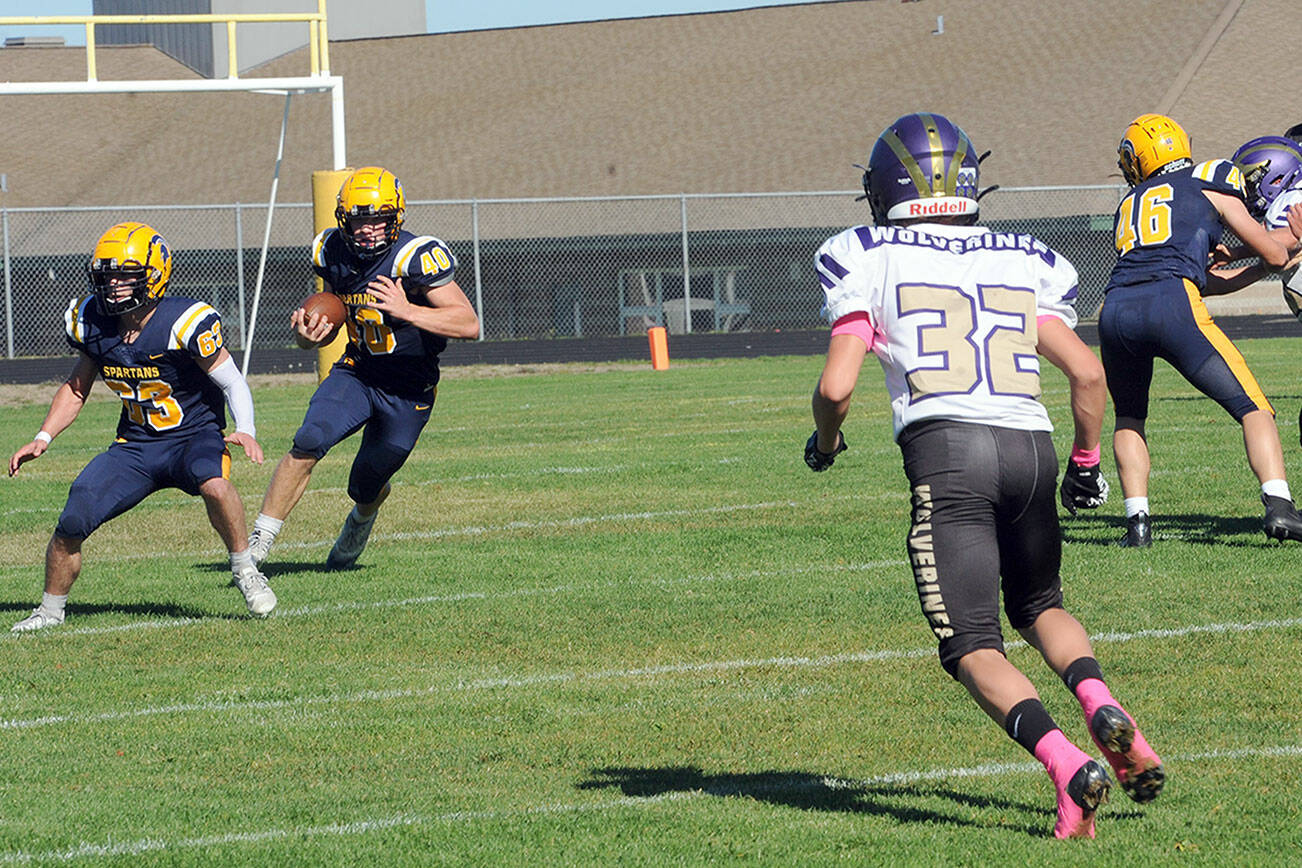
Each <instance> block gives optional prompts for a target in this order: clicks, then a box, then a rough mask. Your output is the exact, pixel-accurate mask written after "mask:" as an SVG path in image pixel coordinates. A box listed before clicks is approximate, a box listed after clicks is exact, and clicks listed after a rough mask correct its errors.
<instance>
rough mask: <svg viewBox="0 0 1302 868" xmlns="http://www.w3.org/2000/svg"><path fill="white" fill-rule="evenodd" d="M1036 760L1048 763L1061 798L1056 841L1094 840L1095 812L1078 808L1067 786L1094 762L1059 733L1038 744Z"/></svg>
mask: <svg viewBox="0 0 1302 868" xmlns="http://www.w3.org/2000/svg"><path fill="white" fill-rule="evenodd" d="M1035 758H1036V759H1038V760H1039V761H1040V762H1042V763H1044V768H1045V770H1046V771H1048V772H1049V779H1050V780H1052V781H1053V787H1054V789H1055V790H1057V795H1058V821H1057V823H1055V824H1054V827H1053V836H1054V837H1055V838H1093V837H1094V811H1093V810H1085V809H1083V808H1081V807H1080V805H1077V804H1076V802H1075V800H1073V799H1072V797H1071V795H1070V794H1069V793H1068V792H1067V786H1068V784H1069V783H1070V782H1071V779H1072V777H1073V776H1074V775H1075V774H1076V772H1078V771H1079V770H1080V768H1081V766H1083V765H1085V764H1086V763H1087V762H1090V758H1089V754H1087V753H1085V751H1083V750H1081V749H1080V748H1078V747H1076V745H1074V744H1072V743H1071V742H1070V741H1068V740H1067V736H1065V735H1063V734H1062V730H1060V729H1055V730H1053V731H1051V732H1047V733H1045V734H1044V736H1043V737H1042V738H1041V739H1040V740H1039V741H1038V742H1036V744H1035Z"/></svg>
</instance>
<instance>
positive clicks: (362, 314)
mask: <svg viewBox="0 0 1302 868" xmlns="http://www.w3.org/2000/svg"><path fill="white" fill-rule="evenodd" d="M456 268H457V261H456V258H455V257H454V256H453V255H452V251H451V250H449V249H448V246H447V245H446V244H444V243H443V242H442V241H440V240H439V239H437V238H434V237H433V236H430V235H419V236H418V235H413V234H412V233H410V232H407V231H402V232H399V233H398V240H397V242H396V243H394V244H393V245H392V246H391V247H390V248H389V249H388V250H387V251H385V252H384V254H382V255H380V256H377V257H376V258H374V259H361V258H359V257H358V256H356V255H354V254H353V252H352V251H351V250H349V248H348V245H347V244H346V243H345V242H344V238H343V236H342V235H341V234H340V233H339V230H338V229H327V230H325V231H324V232H322V233H321V234H320V235H318V236H317V237H316V240H315V241H313V242H312V270H313V271H315V272H316V275H317V276H318V277H320V278H321V279H322V280H323V281H325V283H326V286H327V288H328V289H329V290H330V291H333V292H334V294H335V295H337V296H339V298H340V299H342V300H343V303H344V304H345V305H346V306H347V308H348V349H347V350H346V351H345V354H344V358H343V359H341V360H340V362H339V364H345V365H349V366H350V367H352V368H353V370H355V371H356V372H357V373H358V375H359V376H360V377H362V379H363V380H365V381H366V382H368V383H370V384H371V385H374V386H376V387H378V388H381V389H385V390H386V391H389V392H392V393H394V394H399V395H418V394H421V393H423V392H425V391H427V390H428V389H429V388H430V387H431V386H433V385H435V384H436V383H437V382H438V379H439V361H438V357H439V353H441V352H443V350H444V349H445V348H446V347H447V345H448V341H447V338H445V337H442V336H440V335H435V334H431V333H430V332H427V331H424V330H423V329H419V328H417V327H416V326H414V325H412V324H411V323H409V322H406V321H404V320H400V319H394V318H390V317H389V316H388V314H386V313H384V312H383V311H379V310H376V309H375V308H374V307H370V305H371V304H373V303H374V301H375V297H374V296H372V295H371V294H370V293H369V292H368V291H367V289H366V287H367V284H369V283H370V282H371V281H372V280H374V279H375V277H376V276H377V275H380V274H383V275H386V276H388V277H390V278H393V279H394V280H395V281H396V280H398V279H401V280H402V286H403V289H404V290H406V293H407V299H408V301H410V302H411V303H412V304H417V305H422V306H424V307H429V306H430V304H429V301H428V299H426V298H425V294H426V293H427V292H428V291H429V290H430V289H432V288H434V287H436V286H442V285H443V284H445V283H450V282H451V281H452V278H453V276H454V275H455V273H456Z"/></svg>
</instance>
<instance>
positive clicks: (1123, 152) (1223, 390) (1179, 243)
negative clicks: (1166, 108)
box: [1099, 114, 1302, 547]
mask: <svg viewBox="0 0 1302 868" xmlns="http://www.w3.org/2000/svg"><path fill="white" fill-rule="evenodd" d="M1118 154H1119V157H1120V159H1119V161H1118V165H1119V166H1120V167H1121V172H1122V174H1123V175H1124V176H1125V178H1126V181H1127V182H1128V183H1129V184H1130V185H1131V187H1132V188H1133V189H1132V190H1131V191H1130V193H1128V194H1127V195H1126V196H1125V198H1123V199H1122V200H1121V204H1120V205H1119V206H1118V207H1117V214H1116V218H1115V223H1114V227H1115V231H1114V241H1115V245H1116V249H1117V253H1118V256H1119V258H1118V260H1117V264H1116V266H1115V267H1114V268H1113V270H1112V275H1111V277H1110V278H1109V280H1108V284H1107V287H1106V288H1105V290H1104V292H1105V298H1104V302H1103V308H1102V310H1101V312H1100V313H1099V341H1100V348H1101V351H1102V353H1101V354H1102V357H1103V366H1104V369H1105V370H1106V371H1107V380H1108V390H1109V391H1110V392H1111V394H1112V402H1113V405H1114V408H1115V411H1116V430H1115V432H1114V433H1113V441H1112V448H1113V452H1114V453H1115V455H1116V460H1117V475H1118V477H1119V478H1120V480H1121V489H1122V492H1123V494H1124V496H1125V510H1126V535H1125V537H1124V538H1123V539H1122V540H1121V544H1122V545H1124V546H1132V547H1146V546H1149V545H1151V544H1152V533H1151V527H1150V521H1149V504H1148V477H1149V470H1150V460H1149V453H1148V442H1147V434H1146V431H1145V422H1146V420H1147V418H1148V390H1149V386H1150V385H1151V383H1152V380H1153V360H1154V359H1155V358H1162V359H1165V360H1166V361H1168V362H1169V363H1170V364H1171V365H1172V366H1173V367H1174V368H1175V369H1176V370H1177V371H1179V372H1180V374H1181V375H1182V376H1183V377H1184V378H1185V379H1186V380H1188V381H1189V382H1190V383H1191V384H1193V385H1194V386H1195V387H1196V388H1197V389H1198V390H1199V391H1201V392H1202V393H1203V394H1204V395H1207V396H1208V397H1209V398H1212V399H1213V400H1214V401H1216V402H1217V403H1218V404H1220V405H1221V407H1223V408H1224V409H1225V411H1226V412H1228V413H1229V414H1230V415H1231V416H1232V417H1233V418H1234V420H1235V421H1236V422H1238V423H1239V424H1240V425H1242V426H1243V442H1244V447H1245V449H1246V451H1247V454H1248V464H1249V466H1250V467H1251V468H1252V471H1253V473H1254V474H1256V476H1257V479H1258V481H1259V482H1260V483H1261V499H1262V502H1263V503H1264V505H1265V507H1266V516H1265V520H1264V524H1263V530H1264V532H1265V534H1266V536H1267V537H1269V538H1272V539H1281V540H1284V539H1296V540H1302V516H1299V515H1298V513H1297V510H1296V509H1295V508H1294V506H1293V499H1292V496H1291V494H1290V492H1289V488H1288V482H1287V481H1286V480H1285V476H1284V452H1283V448H1282V447H1281V445H1280V440H1279V430H1278V429H1277V428H1276V426H1275V412H1274V409H1273V408H1272V407H1271V405H1270V402H1269V401H1268V400H1266V396H1265V395H1264V394H1263V393H1262V391H1261V387H1260V386H1259V385H1258V384H1257V381H1256V379H1255V378H1254V377H1253V375H1252V372H1251V371H1250V370H1248V366H1247V364H1246V363H1245V362H1244V360H1243V356H1242V355H1241V354H1240V353H1239V351H1238V349H1237V348H1236V347H1235V346H1234V344H1233V343H1231V342H1230V339H1229V338H1227V337H1226V336H1225V333H1224V332H1222V331H1221V329H1220V328H1219V327H1218V326H1217V325H1216V324H1215V323H1214V322H1213V321H1212V318H1211V316H1210V314H1209V313H1208V312H1207V306H1206V305H1205V304H1204V303H1203V300H1202V296H1204V295H1215V294H1221V293H1224V292H1228V291H1233V290H1235V289H1238V288H1240V287H1241V286H1242V285H1244V283H1243V280H1244V279H1245V278H1246V277H1248V276H1249V275H1250V272H1249V269H1254V270H1256V272H1257V273H1260V272H1261V270H1262V269H1267V270H1278V269H1280V268H1283V267H1285V266H1287V265H1288V263H1289V259H1290V252H1289V248H1290V246H1293V245H1296V244H1297V241H1298V238H1299V237H1302V209H1293V210H1292V211H1291V212H1290V214H1289V216H1288V218H1287V221H1286V222H1287V223H1288V225H1289V227H1290V228H1289V230H1288V232H1287V234H1288V235H1289V237H1290V238H1291V239H1292V242H1291V244H1284V243H1281V242H1280V241H1279V240H1278V239H1277V238H1275V237H1272V236H1271V234H1270V233H1268V232H1267V231H1266V229H1264V228H1263V227H1262V226H1261V224H1259V223H1258V222H1257V221H1256V220H1254V219H1253V217H1252V215H1251V214H1250V213H1249V212H1248V207H1247V204H1246V203H1245V201H1244V197H1245V186H1244V178H1243V174H1242V172H1241V171H1240V170H1239V168H1238V167H1237V166H1235V165H1234V164H1233V163H1231V162H1230V161H1228V160H1209V161H1207V162H1204V163H1199V164H1197V165H1195V164H1194V162H1193V159H1192V157H1191V153H1190V148H1189V137H1188V136H1187V135H1185V132H1184V130H1183V129H1181V127H1180V125H1179V124H1177V123H1176V122H1175V121H1173V120H1171V119H1170V118H1168V117H1165V116H1163V115H1157V114H1146V115H1141V116H1140V117H1138V118H1136V119H1135V120H1134V121H1133V122H1131V124H1130V126H1129V127H1127V128H1126V132H1125V134H1124V136H1123V137H1122V139H1121V145H1120V147H1119V148H1118ZM1224 227H1228V228H1230V229H1232V230H1233V231H1234V232H1235V233H1237V234H1238V236H1239V237H1240V238H1242V239H1243V241H1244V242H1245V243H1246V244H1247V245H1248V247H1249V248H1250V249H1251V251H1252V252H1253V253H1254V254H1255V255H1257V256H1259V257H1260V258H1261V263H1260V265H1254V266H1249V267H1247V268H1244V269H1238V270H1234V271H1223V270H1220V269H1209V264H1210V262H1211V256H1212V253H1213V250H1214V249H1215V248H1216V245H1217V243H1218V241H1219V240H1220V236H1221V232H1222V229H1223V228H1224Z"/></svg>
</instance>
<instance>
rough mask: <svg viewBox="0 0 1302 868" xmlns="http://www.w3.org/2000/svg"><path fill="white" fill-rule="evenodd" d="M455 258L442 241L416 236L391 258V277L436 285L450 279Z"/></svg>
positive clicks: (454, 269) (426, 236)
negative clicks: (412, 278)
mask: <svg viewBox="0 0 1302 868" xmlns="http://www.w3.org/2000/svg"><path fill="white" fill-rule="evenodd" d="M456 268H457V258H456V257H455V256H453V255H452V251H451V250H449V249H448V246H447V245H446V244H444V243H443V241H442V240H440V239H438V238H435V237H434V236H433V235H418V236H416V237H414V238H411V239H409V240H408V241H407V242H406V243H405V244H403V245H402V246H401V247H399V248H398V251H397V253H396V254H395V255H394V257H393V275H392V276H393V277H418V278H424V280H422V283H427V284H429V285H438V284H441V283H447V282H448V281H449V280H451V279H452V274H453V272H455V271H456Z"/></svg>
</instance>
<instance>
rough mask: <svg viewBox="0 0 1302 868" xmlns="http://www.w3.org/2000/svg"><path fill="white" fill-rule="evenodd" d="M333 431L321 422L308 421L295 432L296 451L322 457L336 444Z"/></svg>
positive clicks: (317, 457) (293, 447)
mask: <svg viewBox="0 0 1302 868" xmlns="http://www.w3.org/2000/svg"><path fill="white" fill-rule="evenodd" d="M332 436H333V432H331V431H329V430H328V429H327V428H326V427H325V426H324V425H322V424H320V423H319V422H306V423H304V424H303V426H302V427H301V428H299V429H298V431H296V432H295V433H294V443H293V446H292V447H291V448H292V450H293V451H294V452H297V453H300V454H302V455H306V456H308V457H310V458H316V459H318V460H319V459H320V458H322V457H323V456H324V455H325V454H326V453H327V452H329V451H330V447H331V446H334V445H335V444H334V441H333V440H332Z"/></svg>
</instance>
